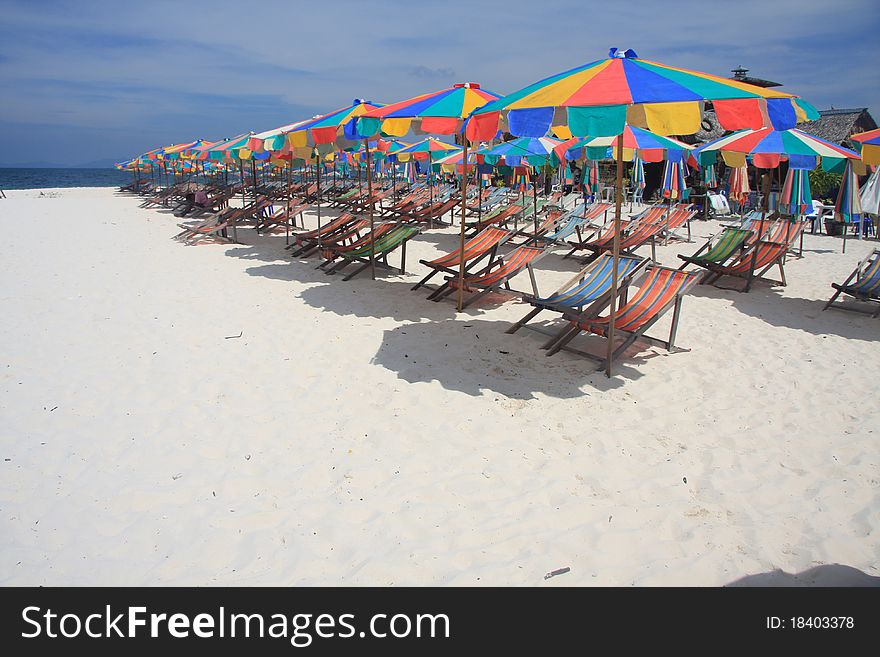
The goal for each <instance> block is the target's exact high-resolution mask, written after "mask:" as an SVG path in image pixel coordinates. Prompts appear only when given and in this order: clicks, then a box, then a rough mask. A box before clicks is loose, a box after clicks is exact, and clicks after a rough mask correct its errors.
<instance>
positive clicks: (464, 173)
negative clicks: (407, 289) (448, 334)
mask: <svg viewBox="0 0 880 657" xmlns="http://www.w3.org/2000/svg"><path fill="white" fill-rule="evenodd" d="M462 155H463V157H462V158H461V161H462V166H463V167H464V169H462V173H461V231H460V233H459V243H458V245H459V249H460V251H459V254H458V312H461V310H462V308H463V306H464V218H465V214H466V213H467V158H468V138H467V135H464V152H463V153H462Z"/></svg>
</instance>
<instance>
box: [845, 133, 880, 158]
mask: <svg viewBox="0 0 880 657" xmlns="http://www.w3.org/2000/svg"><path fill="white" fill-rule="evenodd" d="M850 139H852V140H853V141H854V142H856V143H857V144H861V146H860V148H861V154H862V161H863V162H864V163H865V164H880V128H877V129H876V130H869V131H868V132H860V133H858V134H855V135H852V136H851V137H850Z"/></svg>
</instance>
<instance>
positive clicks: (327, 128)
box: [287, 98, 382, 158]
mask: <svg viewBox="0 0 880 657" xmlns="http://www.w3.org/2000/svg"><path fill="white" fill-rule="evenodd" d="M381 106H382V105H381V104H380V103H374V102H372V101H369V100H363V99H361V98H355V99H354V100H353V101H352V102H351V105H348V106H346V107H341V108H339V109H337V110H334V111H332V112H328V113H327V114H322V115H320V116H316V117H315V118H313V119H311V120H309V121H305V122H304V123H301V124H298V125H297V126H296V127H295V128H294V129H293V130H291V131H290V132H289V133H288V134H287V138H288V141H289V142H290V146H291V148H292V149H293V153H294V155H295V156H297V157H306V158H308V157H310V156H311V151H312V150H313V148H314V147H316V146H317V147H318V150H319V152H321V153H328V152H330V151H332V150H335V149H336V148H350V147H353V146H354V145H355V142H356V141H357V140H358V139H360V138H361V136H360V135H357V134H354V133H353V132H352V128H353V127H354V125H355V120H356V119H357V118H358V117H360V116H363V115H364V114H366V113H367V112H369V111H370V110H374V109H378V108H379V107H381Z"/></svg>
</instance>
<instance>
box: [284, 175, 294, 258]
mask: <svg viewBox="0 0 880 657" xmlns="http://www.w3.org/2000/svg"><path fill="white" fill-rule="evenodd" d="M291 167H293V158H290V162H288V163H287V194H286V196H287V206H286V207H285V209H284V243H285V244H290V202H291V201H292V200H293V194H291V193H290V169H291Z"/></svg>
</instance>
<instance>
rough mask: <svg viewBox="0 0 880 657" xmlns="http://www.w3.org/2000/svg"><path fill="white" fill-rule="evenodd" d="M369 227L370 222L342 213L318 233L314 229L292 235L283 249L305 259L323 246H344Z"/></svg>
mask: <svg viewBox="0 0 880 657" xmlns="http://www.w3.org/2000/svg"><path fill="white" fill-rule="evenodd" d="M369 225H370V222H369V221H367V220H366V219H363V218H358V217H355V216H354V215H352V214H350V213H348V212H343V213H342V214H341V215H339V216H338V217H337V218H336V219H334V220H332V221H331V222H329V223H327V224H324V225H323V226H321V229H320V231H319V230H318V229H317V228H316V229H315V230H307V231H304V232H301V233H294V234H293V235H292V238H293V241H292V242H291V243H290V244H288V245H287V246H285V247H284V248H285V249H289V250H291V251H292V253H291V256H293V257H297V256H302V257H305V256H308V255H310V254H311V253H312V252H313V251H314V250H316V249H318V248H319V247H320V246H321V245H323V244H329V245H333V244H336V243H341V244H346V243H347V240H349V239H350V238H352V237H353V236H358V235H357V234H358V231H360V230H363V229H364V227H365V226H369Z"/></svg>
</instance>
